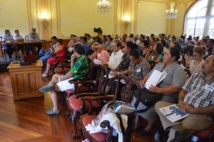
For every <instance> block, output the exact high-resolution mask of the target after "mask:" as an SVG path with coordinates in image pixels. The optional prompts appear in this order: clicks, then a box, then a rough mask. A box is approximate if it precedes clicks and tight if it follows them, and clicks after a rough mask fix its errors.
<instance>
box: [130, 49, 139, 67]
mask: <svg viewBox="0 0 214 142" xmlns="http://www.w3.org/2000/svg"><path fill="white" fill-rule="evenodd" d="M129 59H130V61H131V62H132V63H133V64H135V65H136V64H138V63H139V62H140V60H141V53H140V51H139V50H138V49H132V50H131V52H130V54H129Z"/></svg>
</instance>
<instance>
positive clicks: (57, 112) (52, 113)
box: [46, 109, 59, 115]
mask: <svg viewBox="0 0 214 142" xmlns="http://www.w3.org/2000/svg"><path fill="white" fill-rule="evenodd" d="M46 114H48V115H55V114H59V110H56V111H53V109H49V110H47V111H46Z"/></svg>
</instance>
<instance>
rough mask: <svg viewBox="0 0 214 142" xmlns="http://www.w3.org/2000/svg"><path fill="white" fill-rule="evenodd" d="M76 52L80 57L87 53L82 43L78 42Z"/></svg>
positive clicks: (75, 46) (75, 47)
mask: <svg viewBox="0 0 214 142" xmlns="http://www.w3.org/2000/svg"><path fill="white" fill-rule="evenodd" d="M74 54H75V56H76V57H79V56H81V55H84V54H85V48H84V47H83V45H82V44H79V43H78V44H75V45H74Z"/></svg>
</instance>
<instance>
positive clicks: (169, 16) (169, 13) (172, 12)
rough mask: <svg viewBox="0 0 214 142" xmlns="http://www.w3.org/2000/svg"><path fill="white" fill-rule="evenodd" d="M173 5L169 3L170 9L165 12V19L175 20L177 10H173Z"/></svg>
mask: <svg viewBox="0 0 214 142" xmlns="http://www.w3.org/2000/svg"><path fill="white" fill-rule="evenodd" d="M174 6H175V3H174V2H171V3H170V9H167V10H166V18H167V19H175V18H176V17H177V15H178V10H177V9H176V10H175V9H174Z"/></svg>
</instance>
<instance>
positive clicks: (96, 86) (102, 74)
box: [68, 65, 108, 139]
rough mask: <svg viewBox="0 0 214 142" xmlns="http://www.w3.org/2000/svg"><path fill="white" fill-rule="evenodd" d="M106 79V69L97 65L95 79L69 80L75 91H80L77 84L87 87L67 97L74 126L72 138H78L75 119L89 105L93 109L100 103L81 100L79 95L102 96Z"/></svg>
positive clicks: (86, 109) (84, 111)
mask: <svg viewBox="0 0 214 142" xmlns="http://www.w3.org/2000/svg"><path fill="white" fill-rule="evenodd" d="M107 81H108V70H107V68H106V67H104V66H102V65H98V71H97V73H96V80H79V81H69V82H70V83H74V84H75V92H80V87H79V85H80V84H81V85H83V86H85V87H86V88H87V92H83V93H74V95H72V96H70V97H69V99H68V102H69V104H68V105H69V115H70V120H71V121H72V123H73V126H74V133H73V138H74V139H76V138H78V135H77V124H76V123H77V120H79V118H80V116H81V115H82V114H84V113H86V112H88V109H89V105H91V106H93V108H94V109H96V108H97V109H100V107H101V103H100V102H99V101H91V102H90V103H88V102H85V101H84V100H81V98H80V97H82V96H88V97H94V96H104V94H105V89H106V85H107Z"/></svg>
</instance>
